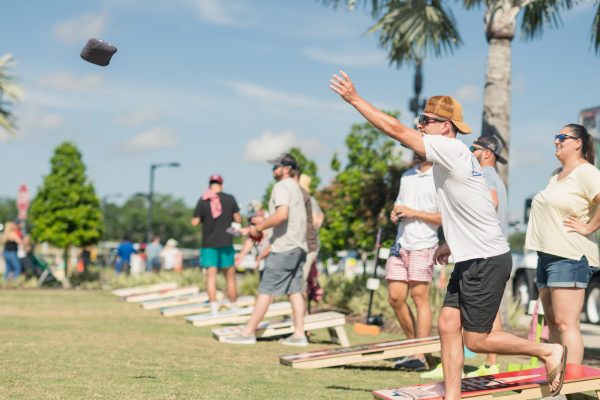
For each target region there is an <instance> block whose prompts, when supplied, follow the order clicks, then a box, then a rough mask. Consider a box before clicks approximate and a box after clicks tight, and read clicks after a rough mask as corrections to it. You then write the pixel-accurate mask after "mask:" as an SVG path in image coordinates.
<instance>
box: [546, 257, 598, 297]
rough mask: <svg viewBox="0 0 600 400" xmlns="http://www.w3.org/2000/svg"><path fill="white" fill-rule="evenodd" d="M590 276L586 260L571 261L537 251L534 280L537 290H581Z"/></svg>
mask: <svg viewBox="0 0 600 400" xmlns="http://www.w3.org/2000/svg"><path fill="white" fill-rule="evenodd" d="M591 276H592V269H591V268H590V266H589V264H588V261H587V258H586V257H585V256H583V257H581V260H571V259H569V258H564V257H559V256H555V255H552V254H547V253H542V252H541V251H538V264H537V270H536V280H537V283H536V284H537V287H538V288H548V287H559V288H572V287H575V288H581V289H585V288H586V287H587V285H588V283H589V281H590V278H591Z"/></svg>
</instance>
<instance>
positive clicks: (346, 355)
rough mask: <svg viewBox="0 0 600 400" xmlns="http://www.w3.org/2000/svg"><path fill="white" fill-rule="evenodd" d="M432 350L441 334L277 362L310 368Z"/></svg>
mask: <svg viewBox="0 0 600 400" xmlns="http://www.w3.org/2000/svg"><path fill="white" fill-rule="evenodd" d="M435 351H440V338H439V337H437V336H431V337H425V338H419V339H410V340H395V341H391V342H381V343H370V344H361V345H358V346H352V347H342V348H337V349H323V350H317V351H312V352H308V353H300V354H291V355H287V356H281V357H279V362H281V364H283V365H290V366H291V367H292V368H303V369H312V368H325V367H334V366H338V365H346V364H356V363H361V362H367V361H378V360H387V359H390V358H398V357H404V356H410V355H414V354H423V353H433V352H435Z"/></svg>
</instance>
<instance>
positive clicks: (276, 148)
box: [243, 130, 322, 161]
mask: <svg viewBox="0 0 600 400" xmlns="http://www.w3.org/2000/svg"><path fill="white" fill-rule="evenodd" d="M292 147H298V148H300V149H302V151H304V152H306V153H310V154H314V153H316V152H319V150H320V149H321V148H322V146H321V144H320V143H319V141H318V140H300V139H298V137H297V136H296V134H295V133H294V131H292V130H285V131H283V132H279V133H275V132H272V131H266V132H263V133H262V134H261V135H260V136H259V137H256V138H253V139H251V140H250V141H249V142H248V143H246V146H245V148H244V155H243V158H244V160H248V161H266V160H270V159H273V158H275V157H277V156H278V155H279V154H281V153H283V152H286V151H288V150H289V149H290V148H292Z"/></svg>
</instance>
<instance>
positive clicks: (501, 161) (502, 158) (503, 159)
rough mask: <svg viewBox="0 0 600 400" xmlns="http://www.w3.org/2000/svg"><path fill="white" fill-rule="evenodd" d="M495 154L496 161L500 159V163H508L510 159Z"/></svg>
mask: <svg viewBox="0 0 600 400" xmlns="http://www.w3.org/2000/svg"><path fill="white" fill-rule="evenodd" d="M494 155H495V156H496V161H498V162H499V163H500V164H506V163H507V162H508V161H506V158H504V157H502V156H500V155H498V154H496V153H494Z"/></svg>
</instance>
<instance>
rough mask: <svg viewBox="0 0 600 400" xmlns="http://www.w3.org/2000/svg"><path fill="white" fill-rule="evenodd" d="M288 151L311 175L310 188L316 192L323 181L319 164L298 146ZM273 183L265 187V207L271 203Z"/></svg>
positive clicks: (304, 171) (301, 167) (303, 170)
mask: <svg viewBox="0 0 600 400" xmlns="http://www.w3.org/2000/svg"><path fill="white" fill-rule="evenodd" d="M287 153H288V154H290V155H292V156H293V157H294V158H295V159H296V161H297V162H298V167H300V170H301V171H302V173H303V174H306V175H309V176H310V177H311V181H310V190H311V192H313V193H314V192H315V191H316V190H317V187H318V186H319V183H321V178H320V177H319V172H318V168H317V164H316V163H315V162H314V161H313V160H310V159H308V158H307V157H306V156H305V155H304V153H303V152H302V150H300V149H299V148H297V147H292V148H291V149H289V150H288V151H287ZM273 185H275V183H274V182H271V183H270V184H269V185H268V186H267V188H266V189H265V194H264V195H263V198H262V203H263V207H265V208H267V207H268V205H269V199H270V198H271V190H273Z"/></svg>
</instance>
